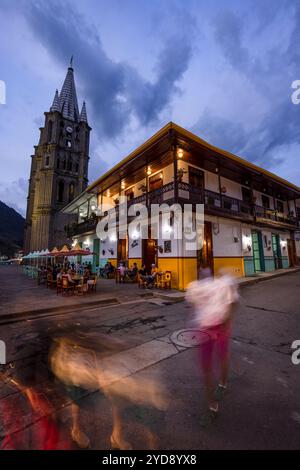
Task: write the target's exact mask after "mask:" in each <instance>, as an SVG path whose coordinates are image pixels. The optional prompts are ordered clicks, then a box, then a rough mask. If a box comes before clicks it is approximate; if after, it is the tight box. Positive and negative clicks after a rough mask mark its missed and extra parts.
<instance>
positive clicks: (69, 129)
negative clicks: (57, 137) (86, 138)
mask: <svg viewBox="0 0 300 470" xmlns="http://www.w3.org/2000/svg"><path fill="white" fill-rule="evenodd" d="M66 131H67V132H68V133H69V134H72V132H73V127H71V126H68V127H66Z"/></svg>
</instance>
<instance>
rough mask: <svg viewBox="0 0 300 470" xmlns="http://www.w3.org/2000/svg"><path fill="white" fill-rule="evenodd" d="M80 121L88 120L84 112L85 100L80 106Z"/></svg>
mask: <svg viewBox="0 0 300 470" xmlns="http://www.w3.org/2000/svg"><path fill="white" fill-rule="evenodd" d="M79 121H80V122H86V123H87V122H88V120H87V114H86V106H85V101H84V102H83V105H82V108H81V113H80V118H79Z"/></svg>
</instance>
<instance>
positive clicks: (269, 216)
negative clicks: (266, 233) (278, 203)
mask: <svg viewBox="0 0 300 470" xmlns="http://www.w3.org/2000/svg"><path fill="white" fill-rule="evenodd" d="M254 212H255V217H256V220H258V219H263V220H265V221H273V222H279V223H282V224H287V225H292V226H294V227H298V226H299V220H298V219H297V217H295V216H294V215H286V214H283V213H282V212H278V211H276V210H273V209H267V208H266V207H262V206H257V205H256V206H254Z"/></svg>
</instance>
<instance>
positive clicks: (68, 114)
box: [59, 56, 79, 121]
mask: <svg viewBox="0 0 300 470" xmlns="http://www.w3.org/2000/svg"><path fill="white" fill-rule="evenodd" d="M59 101H60V111H61V113H62V115H63V117H64V118H66V119H70V120H71V121H77V120H78V118H79V109H78V102H77V94H76V87H75V81H74V73H73V56H72V57H71V60H70V66H69V68H68V71H67V75H66V78H65V81H64V84H63V87H62V89H61V92H60V97H59Z"/></svg>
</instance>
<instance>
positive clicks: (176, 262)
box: [158, 258, 197, 290]
mask: <svg viewBox="0 0 300 470" xmlns="http://www.w3.org/2000/svg"><path fill="white" fill-rule="evenodd" d="M158 269H159V270H161V271H171V273H172V288H173V289H180V290H183V289H185V288H186V287H187V286H188V284H189V283H190V282H192V281H194V280H195V279H197V260H196V258H158Z"/></svg>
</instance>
